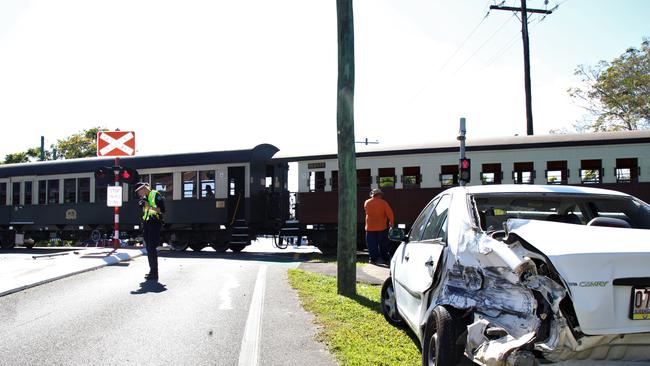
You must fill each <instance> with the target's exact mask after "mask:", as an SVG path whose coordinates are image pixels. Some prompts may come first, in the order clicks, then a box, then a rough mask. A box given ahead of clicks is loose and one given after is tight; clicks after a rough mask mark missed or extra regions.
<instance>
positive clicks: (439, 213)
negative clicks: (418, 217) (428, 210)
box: [421, 195, 451, 240]
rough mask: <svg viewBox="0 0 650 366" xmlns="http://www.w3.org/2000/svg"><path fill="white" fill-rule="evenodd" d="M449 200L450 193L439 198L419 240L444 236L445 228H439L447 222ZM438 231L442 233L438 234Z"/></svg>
mask: <svg viewBox="0 0 650 366" xmlns="http://www.w3.org/2000/svg"><path fill="white" fill-rule="evenodd" d="M450 201H451V196H450V195H445V196H442V197H441V198H440V201H439V202H438V204H437V205H436V207H435V209H434V210H433V213H432V214H431V216H430V217H429V220H428V222H427V225H426V227H425V229H424V233H423V234H422V239H421V240H433V239H438V238H441V237H443V236H444V233H445V230H441V229H442V228H443V226H444V225H445V224H446V222H447V211H448V210H449V202H450ZM440 233H442V234H443V235H440Z"/></svg>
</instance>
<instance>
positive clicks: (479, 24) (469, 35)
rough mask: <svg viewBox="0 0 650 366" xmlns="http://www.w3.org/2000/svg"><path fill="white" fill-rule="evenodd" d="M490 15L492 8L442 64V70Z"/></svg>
mask: <svg viewBox="0 0 650 366" xmlns="http://www.w3.org/2000/svg"><path fill="white" fill-rule="evenodd" d="M488 15H490V10H488V11H487V12H486V13H485V16H483V19H481V21H480V22H479V23H478V24H477V25H476V27H474V29H473V30H472V31H471V32H470V33H469V34H468V35H467V37H465V39H464V40H463V41H462V42H461V43H460V45H459V46H458V48H456V51H454V53H453V54H452V55H451V56H449V58H448V59H447V61H445V63H444V64H443V65H442V67H441V68H440V71H442V70H444V69H445V66H447V64H448V63H449V61H451V59H453V58H454V56H456V54H457V53H458V51H460V49H461V48H462V47H463V46H464V45H465V43H466V42H467V41H468V40H469V39H470V37H472V36H473V35H474V33H476V31H477V30H478V28H479V27H480V26H481V24H483V22H484V21H485V19H487V17H488Z"/></svg>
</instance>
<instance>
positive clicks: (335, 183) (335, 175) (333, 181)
mask: <svg viewBox="0 0 650 366" xmlns="http://www.w3.org/2000/svg"><path fill="white" fill-rule="evenodd" d="M330 185H331V186H332V191H338V190H339V171H338V170H332V178H330Z"/></svg>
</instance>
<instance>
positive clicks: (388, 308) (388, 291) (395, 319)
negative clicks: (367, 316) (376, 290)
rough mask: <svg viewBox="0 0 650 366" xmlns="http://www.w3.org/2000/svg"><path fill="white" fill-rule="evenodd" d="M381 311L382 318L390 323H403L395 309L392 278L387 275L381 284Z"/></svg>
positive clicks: (398, 324) (395, 324) (398, 325)
mask: <svg viewBox="0 0 650 366" xmlns="http://www.w3.org/2000/svg"><path fill="white" fill-rule="evenodd" d="M380 302H381V312H382V314H384V318H386V321H388V322H389V323H390V324H392V325H394V326H396V327H401V326H402V325H404V319H402V316H401V315H399V312H398V311H397V299H396V298H395V288H394V287H393V278H392V277H388V278H387V279H386V281H384V284H383V286H381V299H380Z"/></svg>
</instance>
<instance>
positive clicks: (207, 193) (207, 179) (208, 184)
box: [199, 170, 217, 198]
mask: <svg viewBox="0 0 650 366" xmlns="http://www.w3.org/2000/svg"><path fill="white" fill-rule="evenodd" d="M214 177H215V175H214V170H202V171H200V172H199V180H200V183H201V198H214V192H215V190H216V188H217V187H216V184H215V183H216V182H215V180H214Z"/></svg>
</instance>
